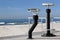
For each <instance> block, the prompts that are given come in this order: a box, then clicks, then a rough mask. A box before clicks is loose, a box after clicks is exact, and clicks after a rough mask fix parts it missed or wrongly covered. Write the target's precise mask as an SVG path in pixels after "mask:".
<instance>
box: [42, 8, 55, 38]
mask: <svg viewBox="0 0 60 40" xmlns="http://www.w3.org/2000/svg"><path fill="white" fill-rule="evenodd" d="M46 12H47V33H46V34H43V35H42V36H46V37H54V36H56V35H54V34H52V33H50V12H51V9H46Z"/></svg>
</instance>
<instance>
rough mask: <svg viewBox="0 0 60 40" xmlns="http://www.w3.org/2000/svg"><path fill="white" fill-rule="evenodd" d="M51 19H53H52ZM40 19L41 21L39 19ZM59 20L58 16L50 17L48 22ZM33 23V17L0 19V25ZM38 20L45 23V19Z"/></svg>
mask: <svg viewBox="0 0 60 40" xmlns="http://www.w3.org/2000/svg"><path fill="white" fill-rule="evenodd" d="M52 19H53V20H52ZM41 20H42V21H41ZM54 21H55V22H60V18H55V19H54V18H51V19H50V22H54ZM29 22H30V24H32V23H33V19H30V21H29V19H0V25H14V24H15V25H16V24H17V25H22V24H28V23H29ZM38 22H42V23H46V19H38Z"/></svg>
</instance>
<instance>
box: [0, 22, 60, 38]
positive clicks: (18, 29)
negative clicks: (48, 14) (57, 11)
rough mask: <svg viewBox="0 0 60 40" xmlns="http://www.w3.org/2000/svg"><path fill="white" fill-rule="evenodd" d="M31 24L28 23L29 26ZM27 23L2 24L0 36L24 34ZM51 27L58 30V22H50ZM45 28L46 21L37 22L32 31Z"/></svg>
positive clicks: (27, 27)
mask: <svg viewBox="0 0 60 40" xmlns="http://www.w3.org/2000/svg"><path fill="white" fill-rule="evenodd" d="M31 25H32V24H30V27H31ZM30 27H29V25H3V26H0V37H5V36H16V35H24V34H27V33H28V30H29V28H30ZM51 29H55V30H60V23H55V22H53V23H51ZM45 30H46V23H44V24H41V23H39V24H38V25H37V27H36V28H35V30H34V32H40V31H45Z"/></svg>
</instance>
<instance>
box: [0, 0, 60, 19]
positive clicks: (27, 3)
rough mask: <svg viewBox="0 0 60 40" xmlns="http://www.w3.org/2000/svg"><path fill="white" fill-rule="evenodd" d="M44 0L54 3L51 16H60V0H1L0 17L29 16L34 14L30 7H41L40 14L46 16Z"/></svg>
mask: <svg viewBox="0 0 60 40" xmlns="http://www.w3.org/2000/svg"><path fill="white" fill-rule="evenodd" d="M44 2H49V3H54V6H52V7H50V8H51V10H52V12H51V16H60V0H0V18H13V17H15V18H27V17H28V16H32V14H31V13H28V12H27V9H28V8H39V9H40V10H41V11H40V12H39V16H46V12H45V9H46V7H44V6H42V3H44Z"/></svg>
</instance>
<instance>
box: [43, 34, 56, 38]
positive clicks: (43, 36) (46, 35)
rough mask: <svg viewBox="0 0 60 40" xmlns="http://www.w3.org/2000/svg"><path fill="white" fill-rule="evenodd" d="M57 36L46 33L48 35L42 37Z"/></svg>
mask: <svg viewBox="0 0 60 40" xmlns="http://www.w3.org/2000/svg"><path fill="white" fill-rule="evenodd" d="M55 36H56V35H54V34H52V33H50V34H48V33H46V34H43V35H42V37H55Z"/></svg>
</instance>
